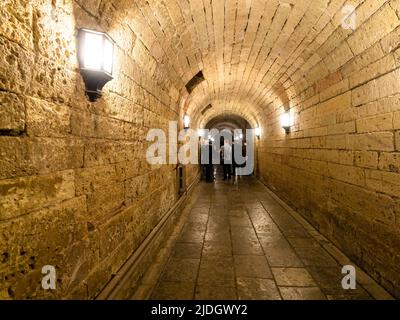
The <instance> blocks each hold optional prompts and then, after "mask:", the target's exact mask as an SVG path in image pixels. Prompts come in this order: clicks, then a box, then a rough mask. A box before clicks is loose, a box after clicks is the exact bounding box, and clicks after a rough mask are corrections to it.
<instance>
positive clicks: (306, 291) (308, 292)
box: [279, 287, 326, 300]
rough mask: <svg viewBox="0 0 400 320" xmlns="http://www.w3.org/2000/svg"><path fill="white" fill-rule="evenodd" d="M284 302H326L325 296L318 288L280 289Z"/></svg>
mask: <svg viewBox="0 0 400 320" xmlns="http://www.w3.org/2000/svg"><path fill="white" fill-rule="evenodd" d="M279 290H280V292H281V295H282V298H283V299H284V300H326V297H325V295H324V294H323V293H322V291H321V289H320V288H318V287H311V288H299V287H279Z"/></svg>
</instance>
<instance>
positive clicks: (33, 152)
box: [0, 0, 400, 299]
mask: <svg viewBox="0 0 400 320" xmlns="http://www.w3.org/2000/svg"><path fill="white" fill-rule="evenodd" d="M0 18H1V19H2V21H3V23H2V25H1V26H0V106H1V107H0V155H1V157H0V179H1V180H0V244H1V246H0V270H1V274H0V277H1V278H0V299H3V298H4V299H18V298H34V299H35V298H36V299H38V298H67V299H68V298H70V299H78V298H82V299H94V298H96V297H112V296H114V295H115V294H116V293H115V292H116V291H115V290H111V289H110V288H114V289H115V288H120V294H121V296H126V295H129V294H132V292H131V291H129V290H131V288H132V287H135V286H136V285H140V283H141V282H140V281H141V280H140V278H141V277H140V276H141V275H142V273H143V270H145V269H146V268H147V267H149V265H150V261H155V259H156V258H155V256H156V255H157V254H156V252H158V249H159V246H160V243H162V242H163V239H167V238H168V236H169V234H170V233H171V232H173V228H174V223H175V222H177V221H179V219H180V215H179V214H178V213H179V212H182V210H183V209H182V208H183V207H184V206H185V204H187V203H188V202H187V201H188V199H189V200H190V199H192V198H191V197H190V195H191V194H192V195H193V190H198V191H199V192H200V191H201V192H204V195H202V196H200V198H199V199H198V201H199V203H200V204H201V203H203V202H204V203H208V205H209V207H210V212H209V217H208V218H207V219H208V221H212V220H213V215H214V213H213V211H212V208H213V207H218V202H219V201H221V204H226V206H225V207H224V209H222V208H221V212H222V213H223V215H224V218H223V219H225V220H226V221H229V222H230V223H231V227H233V225H232V224H235V221H238V223H239V224H240V223H242V222H243V224H248V223H252V225H253V227H252V228H253V231H254V233H255V236H256V237H257V239H258V240H257V241H259V246H261V247H263V246H262V245H263V243H261V241H260V237H259V234H258V233H257V232H259V231H258V230H257V219H258V218H259V217H260V216H259V215H258V214H255V213H254V212H253V211H252V209H251V208H250V207H246V205H247V202H246V200H245V199H243V196H240V197H238V199H237V202H236V201H234V199H232V197H231V192H230V191H229V190H230V189H229V188H233V189H232V192H236V193H237V192H238V190H240V191H241V192H243V194H245V195H246V196H247V197H249V201H250V204H254V205H255V206H257V207H260V208H261V206H263V209H262V210H265V212H267V214H266V215H265V218H263V219H266V221H267V220H268V221H269V223H270V225H271V228H275V227H277V228H278V229H279V230H280V233H282V237H283V238H284V239H283V240H285V241H287V242H289V244H290V248H291V249H290V250H292V249H293V250H294V251H296V247H295V246H294V245H293V244H292V243H291V241H290V239H289V238H290V237H288V236H287V235H286V234H285V232H284V230H283V229H280V224H281V223H282V224H285V223H286V222H285V221H286V220H288V221H289V222H288V224H287V225H288V226H290V225H292V224H293V225H296V226H297V225H298V224H297V222H294V220H292V218H291V217H290V214H289V213H288V212H287V211H286V209H276V208H278V206H277V205H276V204H275V203H273V201H272V200H271V199H272V198H271V197H273V196H272V195H270V193H269V191H268V190H270V191H271V190H272V191H273V192H274V194H276V195H277V196H279V197H280V198H281V199H282V200H284V201H285V203H286V204H287V205H289V206H290V207H291V208H292V209H294V210H295V211H296V212H297V213H298V214H300V215H301V217H303V218H304V219H306V220H307V221H308V222H309V223H310V224H311V225H312V226H313V227H314V228H315V229H316V230H317V232H319V233H320V234H322V235H323V236H324V237H326V239H327V241H330V242H329V243H330V244H329V246H332V247H337V248H339V249H340V250H341V251H342V252H343V253H344V254H346V255H347V257H348V259H349V260H350V261H352V264H354V265H358V266H359V267H360V269H359V271H358V272H359V274H361V275H362V276H361V277H362V278H363V277H364V276H366V275H365V274H364V273H363V272H365V273H366V274H368V275H369V276H371V278H372V279H374V281H377V282H378V283H379V285H381V286H382V287H384V288H385V290H387V291H388V292H390V294H392V295H393V296H395V297H399V296H400V291H399V288H400V285H399V282H400V278H399V274H400V272H399V271H400V267H399V266H400V255H399V252H400V233H399V221H400V191H399V190H400V189H399V176H400V174H399V172H400V162H399V152H400V114H399V110H400V109H399V101H400V70H399V68H400V62H399V61H400V51H399V50H400V49H399V47H400V1H398V0H357V1H345V0H333V1H330V0H313V1H307V0H296V1H294V0H251V1H250V0H238V1H230V0H225V1H223V0H221V1H206V0H203V1H199V0H189V1H186V0H164V1H157V0H148V1H144V0H135V1H132V0H95V1H84V0H33V1H27V0H13V1H11V0H3V1H2V2H1V4H0ZM82 28H84V29H90V30H95V31H100V32H104V33H106V34H107V35H108V36H109V39H111V40H110V41H111V42H112V44H113V49H114V50H113V54H112V55H111V54H109V53H110V51H105V52H106V53H108V55H107V57H112V60H113V69H112V77H113V79H112V80H111V81H110V82H108V83H107V84H106V86H105V87H104V88H103V90H102V95H101V97H100V98H99V99H98V100H97V101H95V102H93V101H90V100H89V99H88V97H87V95H86V92H85V88H86V85H87V83H85V82H84V79H83V77H82V76H84V74H85V72H87V70H86V71H85V70H83V69H82V62H81V63H80V61H78V51H79V46H78V44H79V43H78V42H79V40H78V37H77V36H78V30H80V29H82ZM107 39H108V38H107ZM104 43H106V42H104ZM92 49H93V48H92ZM91 51H92V53H93V51H94V52H96V50H91ZM98 57H99V56H98V55H95V58H96V59H97V58H98ZM96 59H95V60H96ZM92 62H96V61H92ZM92 65H93V64H92ZM94 65H95V63H94ZM102 67H104V68H105V65H104V64H102ZM103 71H104V70H103ZM107 79H108V80H109V79H110V75H108V76H107ZM86 80H87V79H86ZM92 80H93V79H92ZM97 80H98V79H97ZM95 82H96V81H95ZM96 84H97V83H96ZM283 115H286V117H287V118H286V119H287V120H288V123H287V125H286V128H285V130H284V129H283V128H282V125H281V119H282V116H283ZM184 116H188V117H189V118H190V128H191V129H195V130H197V129H198V128H205V127H206V126H207V124H208V123H210V121H212V120H213V119H224V117H225V118H226V117H231V119H232V117H241V118H243V119H246V121H247V122H248V124H249V125H250V126H251V127H252V128H260V130H261V135H260V139H257V141H256V145H257V157H256V177H257V178H258V179H259V180H258V181H257V180H255V178H250V180H249V179H247V180H246V179H243V180H242V181H241V182H240V184H237V185H232V186H228V185H225V184H221V183H220V182H219V183H217V184H215V186H214V187H213V188H210V189H207V188H206V187H204V186H202V185H199V186H198V187H196V183H197V181H198V173H199V166H198V165H197V164H188V165H185V166H184V167H185V169H182V167H179V166H177V163H176V162H174V161H169V162H168V163H163V164H150V163H151V161H149V157H147V158H146V155H147V154H146V152H147V151H148V150H149V146H150V145H151V143H152V141H148V139H147V138H148V133H149V132H150V131H151V129H161V130H162V131H163V132H167V131H169V133H171V131H170V130H169V129H170V128H171V122H177V123H178V129H182V128H183V127H184V123H183V121H182V119H183V117H184ZM169 137H170V135H168V138H169ZM172 137H173V138H171V139H168V140H167V141H168V157H167V158H168V160H170V159H173V158H175V157H176V156H177V153H178V150H175V149H174V147H170V146H171V145H174V144H175V142H176V140H177V139H178V138H176V139H175V136H174V135H172ZM180 143H181V144H183V141H180ZM183 178H184V179H183ZM182 181H184V185H185V187H184V188H181V187H180V186H181V182H182ZM260 183H262V184H264V185H265V186H266V187H268V190H267V189H263V188H264V187H262V186H261V185H260ZM195 188H198V189H195ZM196 193H198V192H196ZM236 193H235V194H236ZM193 201H194V200H193ZM274 201H275V200H274ZM230 202H232V203H230ZM231 204H232V205H233V207H231V206H230V205H231ZM234 205H238V206H239V207H240V208H241V209H240V210H245V211H246V213H244V212H242V213H238V215H241V214H243V217H242V220H241V217H240V216H238V217H236V218H238V219H235V214H232V212H231V209H232V210H233V212H234V210H235V209H234ZM197 206H199V207H202V206H201V205H196V204H195V205H194V207H193V210H194V209H195V208H196V207H197ZM266 206H267V207H266ZM243 208H244V209H243ZM274 210H277V211H279V214H274ZM183 211H184V210H183ZM288 214H289V215H288ZM279 217H282V218H279ZM279 219H282V221H283V222H282V221H281V220H279ZM285 219H286V220H285ZM244 221H247V222H244ZM255 221H256V222H255ZM242 227H243V226H242ZM289 229H290V228H289ZM295 229H296V228H295ZM253 231H252V232H253ZM307 232H308V231H307ZM280 233H279V232H278V234H279V235H280V236H281V234H280ZM309 233H310V235H311V236H314V235H316V234H317V233H315V232H314V231H312V232H311V231H309ZM319 233H318V236H317V238H318V237H320V235H319ZM205 235H206V233H205ZM278 238H279V237H278ZM305 238H307V237H305ZM283 240H282V241H283ZM171 241H172V240H171ZM231 241H232V243H231V245H232V247H233V248H234V246H235V245H234V238H233V237H232V238H231ZM306 242H307V241H306ZM307 244H308V242H307ZM203 245H206V243H205V242H204V243H203ZM318 248H319V247H318ZM319 249H320V248H319ZM319 249H318V250H319ZM210 250H213V249H210ZM249 250H250V249H249ZM299 250H300V251H302V249H299ZM299 250H297V251H296V252H297V253H298V251H299ZM313 250H314V249H304V250H303V253H304V256H303V257H302V256H301V254H300V253H298V254H299V258H300V260H301V261H302V263H303V264H304V263H305V261H307V259H308V258H307V257H308V256H307V254H308V253H307V252H308V251H313ZM316 250H317V249H316ZM318 250H317V251H318ZM321 250H327V249H326V248H324V249H321ZM332 250H333V249H332ZM145 253H146V254H148V256H146V257H145V258H143V259H136V258H137V257H138V256H141V254H145ZM321 255H323V254H322V253H321ZM263 256H264V258H266V259H267V260H268V256H267V252H266V251H265V250H264V251H263ZM132 259H136V260H132ZM233 259H234V257H233ZM257 259H258V258H257ZM282 259H284V257H282ZM199 263H200V264H199V265H200V268H202V263H201V262H199ZM235 263H236V262H235ZM340 263H342V262H340ZM239 264H240V263H239ZM46 265H50V266H53V267H54V268H55V269H56V270H57V290H43V288H42V287H41V285H40V283H41V282H40V279H41V276H42V274H41V268H42V267H43V266H46ZM128 266H134V268H133V267H132V268H130V269H129V270H130V271H129V272H128V271H127V270H128ZM271 266H272V265H271ZM276 267H277V268H279V266H276ZM361 269H362V270H363V271H361ZM272 271H273V270H272ZM254 272H257V271H256V270H254ZM277 272H281V271H277ZM282 272H283V271H282ZM299 272H300V273H301V272H303V273H302V274H304V270H303V271H299ZM309 272H310V273H311V274H312V271H309ZM122 273H124V275H129V277H128V278H129V279H130V280H129V281H130V282H129V281H128V280H126V281H128V282H129V285H128V282H123V281H122V282H118V283H116V281H117V280H116V279H121V277H122ZM115 275H118V276H115ZM319 275H320V276H321V277H324V275H325V276H326V273H324V272H323V271H321V273H320V274H319ZM284 277H291V273H290V271H288V273H286V274H285V275H284ZM128 278H126V279H128ZM266 278H267V279H270V280H272V279H275V280H276V281H275V282H277V281H278V280H277V279H278V277H277V276H276V275H275V273H273V278H271V277H266ZM300 278H301V275H299V279H300ZM317 278H318V277H317V276H313V279H314V281H316V284H317V286H314V282H313V285H312V287H319V286H318V279H317ZM124 279H125V278H124ZM364 279H365V278H364ZM124 281H125V280H124ZM234 281H236V283H239V282H240V281H239V277H236V278H235V280H234ZM371 281H372V280H371ZM268 282H270V281H268ZM267 286H268V285H267ZM367 286H368V285H367ZM122 287H123V288H125V289H126V288H130V289H126V290H125V289H124V290H125V291H124V290H122V289H121V288H122ZM278 287H279V284H278ZM374 288H375V289H376V288H377V287H374ZM320 289H321V291H322V293H324V294H325V295H329V294H331V295H332V297H336V298H339V296H340V293H338V292H335V293H332V292H331V293H329V292H330V291H329V290H328V289H327V290H325V289H326V288H324V287H323V286H322V287H320ZM365 289H367V288H365ZM110 290H111V291H112V292H113V294H111V293H110V292H111V291H110ZM243 290H244V289H243ZM324 290H325V291H324ZM382 290H383V289H382ZM283 291H284V290H283ZM370 291H371V292H375V293H376V292H377V291H376V290H374V289H371V290H370ZM235 292H236V293H235V294H237V295H240V293H239V291H235ZM368 292H369V291H368ZM379 292H381V291H379ZM280 294H281V296H282V295H283V294H282V292H281V293H280ZM291 294H292V295H297V293H293V292H292V293H288V295H291ZM300 296H301V294H300ZM378 297H379V295H378ZM380 297H382V296H380ZM386 297H387V296H386Z"/></svg>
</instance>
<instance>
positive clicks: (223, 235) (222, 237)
mask: <svg viewBox="0 0 400 320" xmlns="http://www.w3.org/2000/svg"><path fill="white" fill-rule="evenodd" d="M205 241H213V242H229V243H230V242H231V234H230V232H229V230H224V231H222V229H221V230H219V229H211V230H207V232H206V237H205Z"/></svg>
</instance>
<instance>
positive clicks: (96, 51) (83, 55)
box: [78, 29, 114, 102]
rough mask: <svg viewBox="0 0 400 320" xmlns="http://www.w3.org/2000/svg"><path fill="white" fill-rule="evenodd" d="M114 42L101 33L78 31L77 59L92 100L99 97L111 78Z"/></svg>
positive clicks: (85, 30) (86, 30)
mask: <svg viewBox="0 0 400 320" xmlns="http://www.w3.org/2000/svg"><path fill="white" fill-rule="evenodd" d="M113 53H114V44H113V41H112V40H111V38H110V37H109V36H108V35H107V34H105V33H103V32H97V31H93V30H88V29H80V30H79V32H78V61H79V66H80V71H81V74H82V77H83V80H84V81H85V85H86V94H87V95H88V97H89V100H90V101H92V102H94V101H96V100H97V99H98V98H99V97H101V90H102V89H103V87H104V86H105V85H106V83H107V82H109V81H110V80H112V79H113V77H112V71H113Z"/></svg>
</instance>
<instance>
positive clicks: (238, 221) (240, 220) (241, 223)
mask: <svg viewBox="0 0 400 320" xmlns="http://www.w3.org/2000/svg"><path fill="white" fill-rule="evenodd" d="M229 222H230V224H231V226H232V227H248V228H252V227H253V225H252V224H251V221H250V219H249V218H248V217H247V216H244V217H229Z"/></svg>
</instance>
